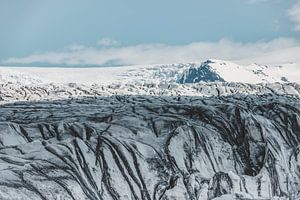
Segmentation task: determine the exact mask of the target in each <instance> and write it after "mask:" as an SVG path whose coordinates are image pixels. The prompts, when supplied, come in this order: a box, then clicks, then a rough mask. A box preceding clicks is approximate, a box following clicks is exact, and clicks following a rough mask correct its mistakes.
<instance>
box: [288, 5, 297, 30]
mask: <svg viewBox="0 0 300 200" xmlns="http://www.w3.org/2000/svg"><path fill="white" fill-rule="evenodd" d="M288 16H289V17H290V19H291V20H292V21H293V22H294V23H295V30H296V31H300V0H298V1H297V2H296V3H295V4H294V5H293V7H292V8H291V9H289V10H288Z"/></svg>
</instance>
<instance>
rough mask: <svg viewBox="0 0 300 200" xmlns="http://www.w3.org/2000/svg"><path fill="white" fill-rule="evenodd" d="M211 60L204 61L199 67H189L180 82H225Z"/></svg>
mask: <svg viewBox="0 0 300 200" xmlns="http://www.w3.org/2000/svg"><path fill="white" fill-rule="evenodd" d="M209 63H210V62H204V63H202V64H201V65H200V66H198V67H190V68H189V69H187V70H186V71H185V72H184V73H183V75H182V76H181V78H180V79H179V81H178V82H179V83H181V84H183V83H199V82H225V80H224V79H223V78H222V77H221V76H220V75H219V74H218V73H217V72H216V71H215V70H214V69H213V68H212V67H211V66H209Z"/></svg>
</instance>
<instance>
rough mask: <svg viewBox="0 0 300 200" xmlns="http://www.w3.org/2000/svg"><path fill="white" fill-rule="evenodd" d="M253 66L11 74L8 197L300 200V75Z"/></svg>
mask: <svg viewBox="0 0 300 200" xmlns="http://www.w3.org/2000/svg"><path fill="white" fill-rule="evenodd" d="M224 63H225V64H224ZM221 66H222V67H221ZM252 66H256V67H257V69H256V70H253V69H254V68H255V67H253V68H251V66H247V67H245V68H244V67H243V66H239V65H236V64H231V63H229V62H225V61H216V60H209V61H205V62H203V63H199V64H195V63H188V64H173V65H165V66H164V67H163V66H161V65H159V66H150V67H137V68H134V67H128V68H126V67H125V68H123V69H120V68H107V69H99V68H97V69H61V71H60V72H65V71H68V72H72V71H74V74H75V75H74V77H76V78H78V81H76V80H75V81H73V82H70V80H69V79H68V78H67V79H66V80H64V81H61V80H62V77H63V76H66V77H67V76H68V74H66V75H65V74H64V73H58V74H60V76H61V77H57V76H54V77H53V74H55V73H57V72H55V70H56V68H53V69H41V68H36V69H33V68H32V69H24V71H22V72H21V70H20V71H18V69H15V68H1V69H0V75H1V78H0V87H1V90H0V127H1V129H0V130H1V131H0V199H4V200H6V199H7V200H10V199H16V200H17V199H33V200H35V199H42V200H45V199H47V200H48V199H73V200H74V199H76V200H77V199H78V200H81V199H93V200H102V199H103V200H110V199H112V200H119V199H121V200H123V199H124V200H126V199H128V200H131V199H136V200H139V199H141V200H171V199H176V200H177V199H178V200H181V199H182V200H184V199H186V200H220V199H221V200H222V199H244V200H249V199H262V200H266V199H274V200H275V199H300V187H299V184H300V162H299V159H300V149H299V146H300V145H299V144H300V99H299V98H300V85H299V83H295V81H292V80H293V76H294V77H296V76H298V75H299V74H297V73H296V72H294V73H293V76H291V75H290V74H292V73H290V72H286V73H283V72H284V69H283V68H284V67H283V68H280V73H279V72H278V71H276V70H274V69H273V68H271V67H267V66H258V65H252ZM203 67H204V68H205V69H208V70H209V72H213V73H215V74H217V75H218V76H219V77H220V78H222V79H223V81H221V82H220V80H219V79H218V80H217V81H215V80H211V79H209V78H210V76H209V77H207V76H205V75H206V74H210V73H205V71H204V72H203V71H201V70H202V69H203ZM223 67H225V68H223ZM195 69H196V70H197V71H199V72H203V73H200V75H201V76H200V77H199V74H197V73H190V71H191V70H195ZM250 69H251V70H250ZM271 69H273V70H271ZM276 69H278V68H276ZM45 70H46V71H47V72H49V73H45ZM222 70H223V71H222ZM230 70H238V71H240V72H239V73H244V74H249V75H247V76H244V79H245V80H244V81H243V82H242V81H239V80H237V79H236V80H234V77H230V76H229V75H230ZM76 71H77V72H76ZM241 71H244V72H241ZM274 71H275V72H276V73H275V72H274ZM95 72H98V74H96V75H95V76H96V77H98V78H101V77H105V76H110V75H112V76H111V80H109V81H107V80H106V79H105V80H101V79H99V81H97V80H98V79H97V80H96V81H95V80H92V82H93V83H92V82H89V81H91V80H88V81H86V80H85V79H87V78H86V77H87V76H88V75H89V73H95ZM100 72H101V73H100ZM206 72H207V71H206ZM271 72H272V73H271ZM41 73H42V74H44V73H45V74H44V77H39V76H38V75H39V74H41ZM76 73H78V74H76ZM231 73H232V71H231ZM71 74H72V73H71ZM250 74H251V75H250ZM274 74H275V75H274ZM79 75H80V76H79ZM188 76H192V77H188ZM195 76H196V77H195ZM197 77H198V79H197V80H199V81H197V82H196V81H192V82H191V83H189V81H188V82H186V81H185V80H196V79H195V78H197ZM247 77H250V78H249V79H247ZM253 77H255V78H253ZM282 77H286V80H282ZM298 77H300V76H298ZM201 78H204V79H201ZM238 78H240V77H238ZM180 80H182V81H180Z"/></svg>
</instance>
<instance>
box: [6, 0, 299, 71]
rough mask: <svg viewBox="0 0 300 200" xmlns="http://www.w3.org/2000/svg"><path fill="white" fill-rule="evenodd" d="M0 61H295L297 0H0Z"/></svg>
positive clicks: (38, 63)
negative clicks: (212, 59)
mask: <svg viewBox="0 0 300 200" xmlns="http://www.w3.org/2000/svg"><path fill="white" fill-rule="evenodd" d="M0 27H1V28H0V65H5V66H68V67H69V66H110V65H136V64H159V63H174V62H192V61H201V60H204V59H210V58H215V59H225V60H230V61H236V62H240V63H251V62H258V63H261V64H269V63H285V62H299V63H300V0H226V1H220V0H164V1H161V0H151V1H146V0H127V1H124V0H109V1H108V0H26V1H20V0H1V1H0Z"/></svg>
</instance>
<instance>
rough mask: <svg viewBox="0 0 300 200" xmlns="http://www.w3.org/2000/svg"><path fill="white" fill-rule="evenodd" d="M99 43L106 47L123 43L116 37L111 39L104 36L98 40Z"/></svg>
mask: <svg viewBox="0 0 300 200" xmlns="http://www.w3.org/2000/svg"><path fill="white" fill-rule="evenodd" d="M97 44H98V45H99V46H105V47H108V46H118V45H120V44H121V43H120V42H119V41H117V40H114V39H110V38H102V39H100V40H98V41H97Z"/></svg>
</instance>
